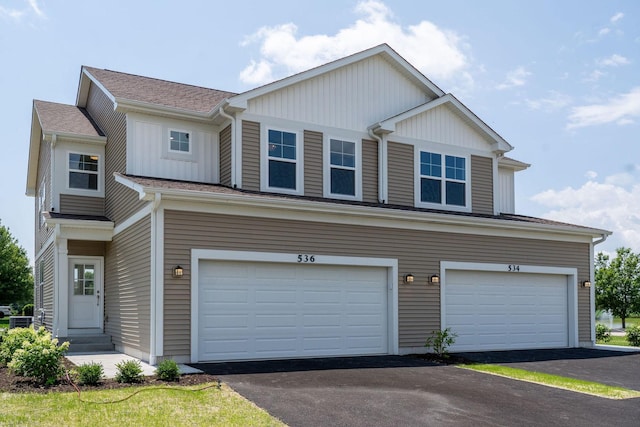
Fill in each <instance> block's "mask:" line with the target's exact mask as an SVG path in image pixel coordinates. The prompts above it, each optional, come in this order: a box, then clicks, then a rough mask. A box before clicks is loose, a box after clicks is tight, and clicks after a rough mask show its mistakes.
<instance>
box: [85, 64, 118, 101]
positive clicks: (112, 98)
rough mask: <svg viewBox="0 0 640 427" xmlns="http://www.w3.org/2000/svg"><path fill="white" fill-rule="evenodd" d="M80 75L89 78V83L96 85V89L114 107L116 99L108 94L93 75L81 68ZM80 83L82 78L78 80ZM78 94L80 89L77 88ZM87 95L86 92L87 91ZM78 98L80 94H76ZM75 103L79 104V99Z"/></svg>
mask: <svg viewBox="0 0 640 427" xmlns="http://www.w3.org/2000/svg"><path fill="white" fill-rule="evenodd" d="M82 75H84V76H87V77H88V78H89V80H91V83H93V84H94V85H96V86H97V87H98V89H100V90H101V91H102V92H103V93H104V94H105V95H106V96H107V98H109V100H110V101H111V102H113V103H114V105H115V103H116V98H115V97H114V96H113V95H112V94H111V92H109V91H108V90H107V88H106V87H104V85H103V84H102V83H100V81H99V80H98V79H97V78H95V76H94V75H93V74H91V73H90V72H89V70H87V69H86V68H84V67H82ZM80 82H81V83H82V77H81V78H80ZM78 92H80V88H79V90H78ZM87 95H88V90H87ZM78 96H80V93H78ZM77 103H78V104H80V99H78V100H77Z"/></svg>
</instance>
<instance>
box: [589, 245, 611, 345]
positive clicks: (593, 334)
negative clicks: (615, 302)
mask: <svg viewBox="0 0 640 427" xmlns="http://www.w3.org/2000/svg"><path fill="white" fill-rule="evenodd" d="M608 237H609V235H608V234H602V236H601V237H600V238H599V239H598V240H594V241H592V242H591V245H590V246H591V247H590V250H589V256H590V257H591V265H590V267H589V280H590V281H591V283H592V286H591V289H589V294H590V295H589V301H590V302H589V311H590V312H591V315H590V316H589V317H591V345H592V346H593V345H594V344H595V343H596V280H595V276H596V273H595V271H594V265H593V264H594V261H595V256H596V254H595V252H596V250H595V247H596V245H599V244H600V243H603V242H604V241H605V240H607V238H608Z"/></svg>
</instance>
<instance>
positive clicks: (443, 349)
mask: <svg viewBox="0 0 640 427" xmlns="http://www.w3.org/2000/svg"><path fill="white" fill-rule="evenodd" d="M457 337H458V334H456V333H454V332H451V328H446V329H443V330H442V331H433V332H432V333H431V336H430V337H429V338H427V342H426V344H425V347H433V351H434V353H435V354H437V355H438V356H440V357H443V358H447V357H449V351H448V347H449V346H450V345H452V344H453V343H455V342H456V338H457Z"/></svg>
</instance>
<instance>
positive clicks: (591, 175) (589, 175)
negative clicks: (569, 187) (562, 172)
mask: <svg viewBox="0 0 640 427" xmlns="http://www.w3.org/2000/svg"><path fill="white" fill-rule="evenodd" d="M584 176H586V177H587V178H589V179H596V178H597V177H598V172H596V171H587V173H585V174H584Z"/></svg>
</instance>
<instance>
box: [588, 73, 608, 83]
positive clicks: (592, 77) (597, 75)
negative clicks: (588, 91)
mask: <svg viewBox="0 0 640 427" xmlns="http://www.w3.org/2000/svg"><path fill="white" fill-rule="evenodd" d="M606 75H607V73H605V72H604V71H600V70H593V71H592V72H591V73H589V74H588V75H587V76H586V77H585V78H583V79H582V81H583V82H585V83H593V82H597V81H598V80H600V77H602V76H606Z"/></svg>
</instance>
